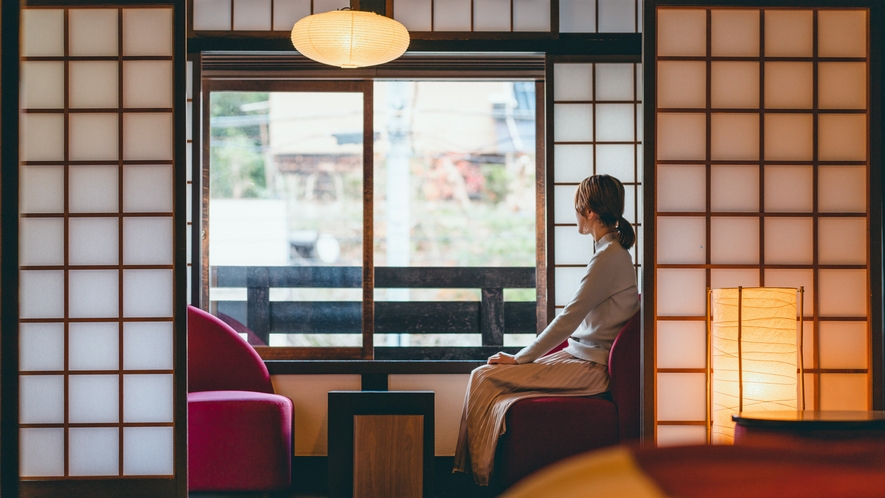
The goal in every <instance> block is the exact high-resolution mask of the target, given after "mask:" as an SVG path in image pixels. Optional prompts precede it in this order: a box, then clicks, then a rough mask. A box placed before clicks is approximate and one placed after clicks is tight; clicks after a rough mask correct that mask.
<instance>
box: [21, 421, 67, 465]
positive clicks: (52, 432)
mask: <svg viewBox="0 0 885 498" xmlns="http://www.w3.org/2000/svg"><path fill="white" fill-rule="evenodd" d="M19 437H20V439H19V448H20V451H21V453H20V454H19V458H20V460H19V469H20V472H21V476H22V477H49V476H62V475H64V473H65V430H64V429H62V428H58V429H22V430H21V431H19Z"/></svg>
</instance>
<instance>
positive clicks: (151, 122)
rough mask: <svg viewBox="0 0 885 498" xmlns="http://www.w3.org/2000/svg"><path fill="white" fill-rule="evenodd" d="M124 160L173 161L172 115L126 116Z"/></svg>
mask: <svg viewBox="0 0 885 498" xmlns="http://www.w3.org/2000/svg"><path fill="white" fill-rule="evenodd" d="M123 159H126V160H171V159H172V113H167V112H159V113H137V112H128V113H126V114H124V115H123Z"/></svg>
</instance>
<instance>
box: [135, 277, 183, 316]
mask: <svg viewBox="0 0 885 498" xmlns="http://www.w3.org/2000/svg"><path fill="white" fill-rule="evenodd" d="M123 316H125V317H169V316H172V270H124V271H123Z"/></svg>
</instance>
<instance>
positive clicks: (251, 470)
mask: <svg viewBox="0 0 885 498" xmlns="http://www.w3.org/2000/svg"><path fill="white" fill-rule="evenodd" d="M187 318H188V324H187V338H188V352H187V360H188V381H187V382H188V389H187V390H188V395H187V407H188V416H187V418H188V459H187V462H188V489H189V490H190V491H224V492H235V491H256V492H258V491H260V492H267V491H279V490H283V489H287V488H288V487H289V485H290V483H291V479H292V475H291V473H292V445H293V439H292V434H293V432H292V431H293V426H292V419H293V415H292V401H291V400H290V399H289V398H287V397H285V396H280V395H277V394H274V392H273V386H272V385H271V382H270V374H269V373H268V371H267V367H265V366H264V362H263V361H262V360H261V358H260V357H259V356H258V353H256V352H255V350H254V349H253V348H252V346H249V344H247V343H246V341H244V340H243V339H242V338H241V337H240V336H239V335H238V334H237V333H236V332H235V331H234V330H233V329H232V328H231V327H230V326H228V325H227V324H225V323H224V322H222V321H221V320H219V319H218V318H216V317H215V316H212V315H210V314H209V313H206V312H205V311H202V310H200V309H197V308H194V307H192V306H191V307H188V312H187Z"/></svg>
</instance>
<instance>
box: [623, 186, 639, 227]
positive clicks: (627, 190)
mask: <svg viewBox="0 0 885 498" xmlns="http://www.w3.org/2000/svg"><path fill="white" fill-rule="evenodd" d="M635 203H636V186H634V185H625V186H624V218H626V219H627V220H628V221H630V222H631V223H641V222H642V218H641V217H639V216H636V211H635V208H634V207H633V206H634V204H635ZM639 210H640V212H641V211H642V197H640V198H639Z"/></svg>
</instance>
